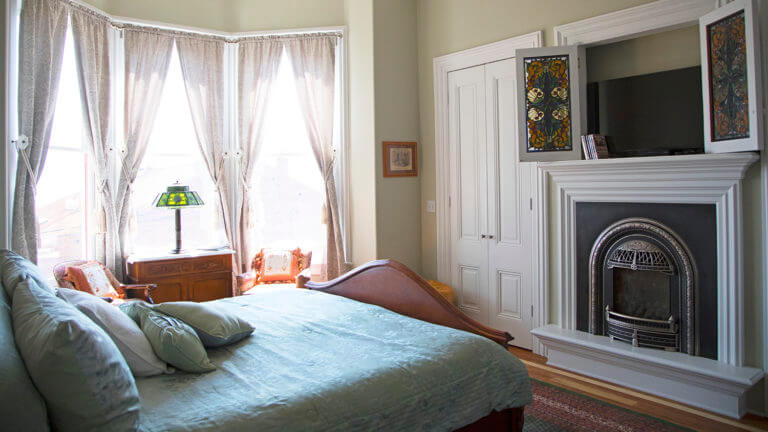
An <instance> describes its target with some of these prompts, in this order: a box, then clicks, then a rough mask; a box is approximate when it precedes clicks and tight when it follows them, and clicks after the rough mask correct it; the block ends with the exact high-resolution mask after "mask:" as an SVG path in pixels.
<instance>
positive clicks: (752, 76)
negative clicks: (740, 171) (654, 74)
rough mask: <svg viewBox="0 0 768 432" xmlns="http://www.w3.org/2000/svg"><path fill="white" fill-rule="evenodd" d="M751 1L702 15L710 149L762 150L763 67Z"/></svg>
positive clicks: (741, 0)
mask: <svg viewBox="0 0 768 432" xmlns="http://www.w3.org/2000/svg"><path fill="white" fill-rule="evenodd" d="M755 11H756V8H755V3H754V1H753V0H735V1H733V2H731V3H728V4H727V5H725V6H723V7H720V8H718V9H715V10H714V11H713V12H711V13H708V14H707V15H704V16H703V17H701V18H700V19H699V37H700V40H701V44H700V45H701V61H702V65H701V78H702V79H701V81H702V84H703V85H702V88H703V91H702V96H703V107H704V146H705V149H706V151H707V153H727V152H738V151H750V150H760V140H759V136H760V134H761V131H762V127H764V125H762V124H761V122H762V118H761V117H762V116H761V115H760V112H759V110H760V105H761V104H762V102H761V101H762V99H761V79H762V75H761V68H760V66H761V65H760V48H759V39H758V36H757V32H756V26H755V24H756V23H755V21H754V16H753V14H754V12H755Z"/></svg>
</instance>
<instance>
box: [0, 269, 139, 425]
mask: <svg viewBox="0 0 768 432" xmlns="http://www.w3.org/2000/svg"><path fill="white" fill-rule="evenodd" d="M11 309H12V313H13V333H14V336H15V340H16V345H17V346H18V348H19V352H20V353H21V357H22V358H23V359H24V364H25V365H26V367H27V371H28V372H29V376H30V377H31V378H32V381H33V382H34V383H35V387H37V389H38V390H39V391H40V394H42V396H43V398H44V399H45V402H46V405H47V407H48V414H49V416H50V419H51V424H52V429H54V430H59V431H102V430H135V429H136V428H138V427H139V410H140V409H141V402H140V400H139V393H138V391H137V390H136V383H135V382H134V380H133V375H131V371H130V369H129V368H128V364H126V362H125V359H124V358H123V356H122V354H120V351H119V350H118V349H117V346H115V344H114V342H112V340H111V339H110V338H109V336H107V334H106V333H104V330H102V329H101V328H100V327H99V326H97V325H96V324H94V323H93V322H92V321H91V320H90V319H88V317H87V316H85V315H83V313H82V312H80V311H78V310H77V309H75V307H74V306H72V305H69V304H67V303H66V302H65V301H64V300H61V299H59V298H58V297H56V296H55V295H53V294H52V293H51V292H50V291H48V290H47V289H45V288H40V287H39V286H38V285H37V284H36V283H35V281H34V279H32V278H29V279H26V280H24V281H22V282H19V283H18V284H17V285H16V289H15V291H14V293H13V303H12V305H11Z"/></svg>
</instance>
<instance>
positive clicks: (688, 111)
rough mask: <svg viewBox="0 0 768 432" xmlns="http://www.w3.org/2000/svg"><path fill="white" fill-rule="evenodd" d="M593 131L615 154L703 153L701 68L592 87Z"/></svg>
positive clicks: (589, 91)
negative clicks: (604, 138) (602, 136)
mask: <svg viewBox="0 0 768 432" xmlns="http://www.w3.org/2000/svg"><path fill="white" fill-rule="evenodd" d="M587 130H588V131H589V133H596V134H600V135H605V137H606V141H607V143H608V150H609V151H610V153H611V154H612V155H614V156H654V155H667V154H687V153H703V152H704V123H703V108H702V100H701V67H700V66H695V67H689V68H684V69H675V70H670V71H664V72H657V73H652V74H647V75H636V76H630V77H626V78H619V79H612V80H606V81H598V82H594V83H590V84H588V86H587Z"/></svg>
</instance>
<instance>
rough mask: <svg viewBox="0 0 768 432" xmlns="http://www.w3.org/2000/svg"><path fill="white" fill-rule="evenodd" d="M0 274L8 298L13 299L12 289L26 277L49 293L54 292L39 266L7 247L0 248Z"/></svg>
mask: <svg viewBox="0 0 768 432" xmlns="http://www.w3.org/2000/svg"><path fill="white" fill-rule="evenodd" d="M0 276H2V279H3V287H4V288H5V292H6V294H8V299H9V300H11V299H13V291H14V290H15V289H16V284H18V283H19V282H22V281H25V280H27V279H33V280H34V281H35V283H36V284H37V286H39V287H41V288H44V289H46V290H48V291H50V292H51V293H53V292H54V290H53V288H51V287H50V286H49V284H48V278H46V277H45V276H44V275H43V272H42V271H41V270H40V267H38V266H36V265H34V264H32V262H31V261H29V260H28V259H26V258H24V257H23V256H21V255H19V254H17V253H16V252H13V251H9V250H7V249H1V250H0Z"/></svg>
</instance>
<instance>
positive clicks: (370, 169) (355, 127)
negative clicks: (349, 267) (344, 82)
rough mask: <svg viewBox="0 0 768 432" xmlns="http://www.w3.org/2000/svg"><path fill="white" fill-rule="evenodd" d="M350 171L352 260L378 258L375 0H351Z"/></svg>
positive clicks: (347, 9) (347, 13)
mask: <svg viewBox="0 0 768 432" xmlns="http://www.w3.org/2000/svg"><path fill="white" fill-rule="evenodd" d="M345 16H346V20H347V25H348V26H349V37H348V42H349V45H348V49H349V138H350V139H349V147H348V148H349V161H348V162H349V163H348V167H349V173H350V185H349V187H350V218H351V220H352V225H351V228H352V229H351V231H352V263H353V264H354V265H360V264H363V263H365V262H367V261H371V260H374V259H376V184H375V180H376V177H375V174H374V173H375V172H376V171H375V170H376V167H375V163H376V156H375V155H374V150H375V148H376V137H375V122H376V119H375V117H374V79H373V78H374V61H373V50H374V35H373V0H349V1H348V2H347V3H346V5H345Z"/></svg>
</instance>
